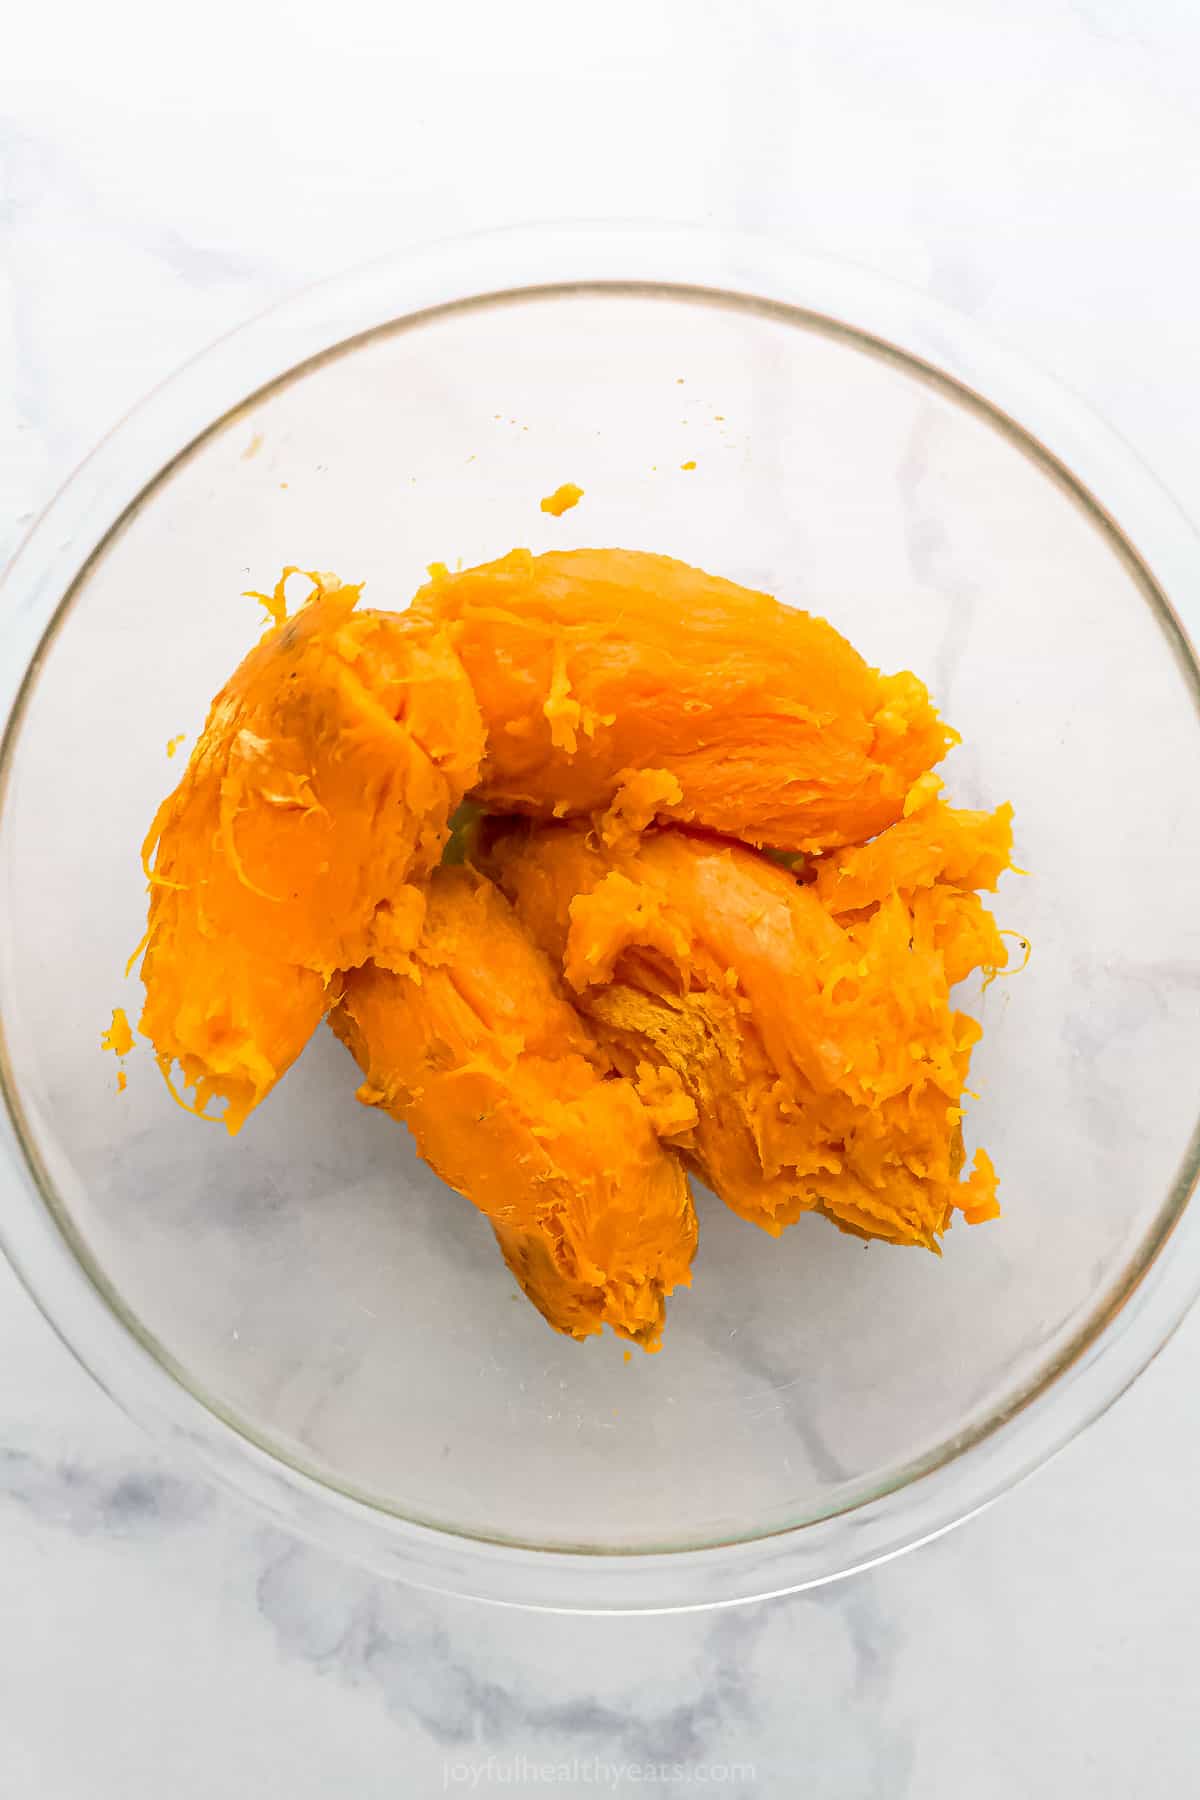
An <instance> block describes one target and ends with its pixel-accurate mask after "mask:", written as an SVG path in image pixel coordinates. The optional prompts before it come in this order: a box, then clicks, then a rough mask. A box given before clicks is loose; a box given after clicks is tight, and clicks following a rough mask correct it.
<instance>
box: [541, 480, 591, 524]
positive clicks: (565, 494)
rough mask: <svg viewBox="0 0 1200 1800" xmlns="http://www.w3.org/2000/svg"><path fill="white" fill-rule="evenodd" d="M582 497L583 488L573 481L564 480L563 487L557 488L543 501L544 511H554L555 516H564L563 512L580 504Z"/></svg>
mask: <svg viewBox="0 0 1200 1800" xmlns="http://www.w3.org/2000/svg"><path fill="white" fill-rule="evenodd" d="M582 499H583V489H582V488H581V487H576V485H575V483H574V482H573V481H564V482H563V484H562V486H561V487H559V488H555V490H554V492H553V493H552V494H547V495H546V497H545V499H544V500H543V501H542V511H543V512H544V513H553V514H554V517H555V518H556V519H558V518H561V517H562V515H563V513H565V512H569V511H570V510H571V508H572V507H573V506H578V505H579V502H580V501H581V500H582Z"/></svg>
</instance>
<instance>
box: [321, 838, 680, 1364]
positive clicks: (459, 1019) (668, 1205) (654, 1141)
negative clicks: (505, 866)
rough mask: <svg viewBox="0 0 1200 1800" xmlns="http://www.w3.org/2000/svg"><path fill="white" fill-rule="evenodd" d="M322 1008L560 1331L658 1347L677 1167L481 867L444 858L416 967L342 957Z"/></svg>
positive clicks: (378, 1098) (366, 1097) (676, 1247)
mask: <svg viewBox="0 0 1200 1800" xmlns="http://www.w3.org/2000/svg"><path fill="white" fill-rule="evenodd" d="M330 1023H331V1024H332V1025H333V1028H334V1030H335V1031H336V1032H337V1033H338V1035H339V1036H340V1037H341V1038H342V1039H343V1040H344V1042H345V1043H346V1044H347V1045H348V1047H349V1048H350V1050H351V1051H352V1052H353V1054H354V1056H355V1058H356V1060H357V1061H358V1064H359V1066H360V1068H361V1069H362V1071H363V1074H364V1077H365V1080H364V1083H363V1086H362V1087H361V1088H360V1089H359V1098H360V1099H361V1100H363V1101H365V1102H367V1103H368V1104H370V1105H375V1106H381V1107H383V1108H384V1109H385V1110H386V1111H388V1112H389V1113H391V1114H392V1116H393V1117H395V1118H397V1119H400V1120H402V1121H403V1122H404V1123H405V1124H406V1125H408V1127H409V1129H410V1130H411V1131H412V1134H413V1136H414V1138H415V1139H416V1143H417V1148H418V1150H419V1151H420V1153H421V1155H422V1156H423V1157H424V1158H425V1160H426V1162H428V1163H429V1164H430V1166H431V1167H432V1168H433V1169H435V1170H436V1171H437V1173H438V1174H439V1175H440V1176H441V1177H442V1178H443V1180H445V1181H447V1182H449V1184H450V1186H451V1187H454V1188H457V1189H458V1191H459V1192H460V1193H462V1194H465V1195H466V1196H467V1198H468V1199H469V1200H471V1201H472V1202H473V1203H474V1205H475V1206H477V1207H478V1208H479V1210H480V1211H481V1212H482V1213H484V1214H485V1215H486V1216H487V1218H488V1219H490V1221H491V1223H492V1225H493V1227H494V1229H495V1232H496V1236H497V1238H498V1240H499V1243H500V1247H501V1250H502V1251H503V1253H504V1257H505V1260H506V1261H507V1263H508V1265H509V1267H510V1268H511V1270H512V1271H513V1273H514V1275H515V1276H516V1278H517V1280H518V1282H519V1283H520V1285H521V1287H522V1288H523V1289H524V1291H525V1293H526V1294H527V1295H528V1296H529V1298H530V1299H531V1300H532V1301H533V1304H534V1305H535V1306H536V1307H537V1308H538V1310H539V1311H540V1312H541V1313H542V1315H543V1316H544V1317H545V1318H546V1319H547V1320H548V1321H549V1323H550V1324H551V1325H553V1326H554V1328H555V1330H556V1331H561V1332H565V1333H566V1334H567V1335H569V1336H571V1337H575V1338H583V1337H588V1336H590V1335H592V1334H593V1333H595V1332H598V1331H599V1330H600V1329H601V1326H602V1325H604V1324H608V1325H610V1326H611V1327H612V1329H613V1330H614V1331H615V1332H616V1333H617V1334H618V1335H619V1336H621V1337H624V1338H628V1339H630V1340H631V1341H633V1342H634V1343H637V1344H640V1345H641V1346H642V1347H643V1348H644V1349H647V1350H653V1349H656V1348H657V1347H658V1344H659V1341H660V1338H661V1334H662V1327H663V1318H664V1306H665V1301H666V1297H667V1295H668V1294H669V1293H670V1292H671V1290H672V1289H673V1288H676V1287H679V1286H685V1285H687V1284H688V1283H689V1282H690V1279H691V1275H690V1264H691V1260H692V1256H693V1253H694V1251H695V1247H696V1218H695V1213H694V1211H693V1208H692V1202H691V1195H690V1193H689V1191H688V1185H687V1177H686V1175H685V1173H684V1170H683V1168H682V1166H681V1164H680V1162H679V1160H678V1159H677V1158H676V1157H675V1156H674V1155H673V1154H672V1153H671V1152H670V1151H668V1150H665V1149H663V1147H662V1146H661V1144H660V1143H659V1141H658V1138H657V1136H656V1135H655V1129H654V1122H653V1117H652V1111H651V1110H648V1109H647V1108H646V1107H645V1106H643V1104H642V1101H641V1100H640V1099H639V1097H638V1094H637V1092H636V1090H635V1088H634V1086H633V1084H632V1083H631V1082H629V1081H626V1080H623V1079H621V1078H620V1077H619V1076H616V1075H614V1074H613V1073H611V1064H610V1062H609V1060H608V1057H607V1056H606V1054H605V1053H604V1052H603V1051H601V1050H600V1049H599V1047H598V1046H597V1044H596V1042H595V1039H594V1037H593V1035H592V1033H591V1032H590V1031H589V1030H588V1028H587V1026H586V1025H585V1023H584V1022H583V1020H582V1019H581V1018H580V1017H579V1016H578V1014H577V1013H576V1012H575V1010H574V1009H573V1008H572V1007H571V1006H570V1005H569V1004H568V1002H567V1001H566V999H565V998H564V996H563V994H562V991H561V988H560V985H559V982H558V979H557V977H556V975H555V974H554V972H553V971H552V969H551V966H550V963H549V961H548V959H547V958H546V957H545V956H544V955H543V953H542V952H541V951H540V950H539V949H538V948H537V947H536V945H535V944H534V943H533V941H532V939H531V938H530V937H529V934H528V933H527V932H526V931H525V929H524V928H523V927H522V926H521V925H520V924H519V922H518V921H517V919H516V916H515V915H514V913H513V911H512V908H511V907H510V906H509V904H508V902H507V901H506V900H505V899H504V898H503V896H502V895H501V894H500V893H499V892H498V890H497V889H496V888H495V887H494V886H493V885H492V884H491V883H490V882H489V881H486V880H485V879H484V878H483V877H482V876H481V875H479V874H477V873H476V871H475V870H474V869H472V868H470V867H469V866H460V867H443V868H441V869H438V870H437V871H436V872H435V873H434V875H433V877H432V880H431V882H430V885H429V892H428V905H427V911H426V918H425V925H424V929H423V932H422V935H421V937H420V940H419V942H418V943H417V945H416V946H415V948H414V951H413V957H412V963H411V965H410V967H409V969H408V970H407V971H406V972H403V973H391V972H389V971H388V970H385V969H381V968H379V967H377V966H376V965H375V964H373V963H367V964H366V965H364V966H363V967H362V968H359V969H356V970H354V971H352V972H351V973H349V974H347V975H346V976H345V977H344V979H343V984H342V994H341V1000H340V1002H339V1004H338V1006H337V1007H336V1009H335V1010H334V1012H333V1013H332V1014H331V1016H330Z"/></svg>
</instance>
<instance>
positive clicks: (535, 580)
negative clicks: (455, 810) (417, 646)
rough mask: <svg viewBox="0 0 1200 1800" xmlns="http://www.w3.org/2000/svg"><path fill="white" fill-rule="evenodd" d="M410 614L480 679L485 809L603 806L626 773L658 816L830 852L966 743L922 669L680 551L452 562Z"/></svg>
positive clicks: (861, 832)
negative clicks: (879, 664)
mask: <svg viewBox="0 0 1200 1800" xmlns="http://www.w3.org/2000/svg"><path fill="white" fill-rule="evenodd" d="M415 606H416V609H417V610H418V611H419V612H420V613H422V614H424V615H425V616H427V617H429V618H431V619H433V620H436V621H437V622H439V623H440V624H444V625H445V626H446V627H447V628H448V630H449V631H450V634H451V636H452V639H453V641H454V644H455V646H456V648H457V650H458V652H459V655H460V656H461V657H462V659H463V663H464V665H465V667H466V670H467V673H468V675H469V676H470V678H471V682H472V684H473V686H474V689H475V693H476V696H477V698H478V700H479V704H480V708H481V710H482V713H483V718H484V723H485V725H486V728H487V733H488V748H487V755H486V757H485V759H484V762H483V767H482V771H481V774H480V780H479V784H478V787H477V789H476V795H477V797H478V799H479V800H480V801H481V803H482V804H483V805H484V806H485V807H486V808H488V809H489V810H491V811H495V812H521V813H529V814H533V815H542V816H554V817H557V818H562V817H568V816H576V815H582V814H586V813H595V812H603V811H605V809H607V808H609V807H611V806H612V805H613V803H614V801H616V802H617V804H618V808H619V807H620V804H621V797H622V794H623V792H624V790H626V789H627V787H628V784H629V783H630V782H631V781H632V782H636V784H637V787H636V791H635V795H634V797H633V802H632V804H633V805H634V806H636V807H640V808H641V809H643V810H644V809H645V808H646V807H647V805H648V804H649V806H650V808H651V817H657V818H658V819H659V820H660V821H661V820H668V819H669V820H679V821H683V822H690V823H695V824H698V825H702V826H705V827H708V828H710V829H712V830H715V831H720V832H723V833H725V834H727V835H729V836H731V837H737V838H742V839H744V840H746V841H747V842H749V843H754V844H760V845H770V846H772V847H774V848H776V849H783V850H807V851H813V850H821V849H827V848H829V847H830V846H833V845H840V844H853V843H860V842H862V841H863V840H864V839H866V838H869V837H871V836H872V835H873V834H874V833H876V832H878V831H882V830H883V829H884V827H885V826H888V825H890V824H892V823H893V821H894V820H896V819H898V818H899V817H900V815H901V812H902V809H903V806H904V802H905V798H906V796H907V795H908V793H909V791H910V789H911V788H912V786H913V784H914V782H915V781H917V779H918V778H919V777H920V776H921V775H922V774H923V773H924V772H925V771H926V770H928V769H929V768H931V767H932V765H933V764H934V763H936V762H937V761H938V760H939V759H940V758H941V757H942V756H943V755H944V754H945V752H946V749H947V747H948V746H949V744H950V743H951V742H952V741H953V735H954V734H953V733H952V732H950V731H949V730H948V729H947V728H946V727H945V726H944V725H943V724H942V723H941V721H940V720H939V718H938V716H937V714H936V713H935V711H934V710H933V707H932V706H931V704H930V701H929V697H928V695H927V694H926V692H925V689H924V687H923V686H922V684H921V682H920V681H919V680H918V679H917V677H916V676H915V675H911V674H907V673H905V674H899V675H881V674H880V673H879V671H878V670H876V669H872V668H871V667H870V666H869V665H868V664H867V663H866V662H864V661H863V659H862V657H861V656H859V654H858V652H857V651H856V650H854V649H853V648H852V647H851V645H849V644H848V643H847V642H846V640H845V638H843V637H841V636H840V635H839V634H838V632H836V631H835V630H834V628H833V626H832V625H830V624H828V623H827V622H826V621H825V620H824V619H819V618H814V617H813V616H812V615H811V614H809V613H804V612H799V611H797V610H796V609H795V608H793V607H789V606H782V605H780V604H779V603H778V602H777V601H775V600H772V599H771V598H770V597H769V596H768V595H766V594H759V593H753V592H751V591H750V590H748V589H746V588H742V587H738V586H737V585H736V584H735V583H733V582H731V581H723V580H721V579H720V578H719V577H718V576H715V575H706V574H705V573H704V572H703V571H702V570H700V569H693V568H689V567H688V566H687V564H686V563H681V562H675V561H673V560H672V559H671V558H669V557H665V556H651V555H646V554H643V553H641V552H638V551H631V550H573V551H564V552H554V553H551V554H548V555H545V556H532V555H531V554H530V553H529V551H527V550H514V551H513V552H512V553H511V554H510V555H508V556H506V557H503V558H502V559H501V560H500V561H499V562H494V563H488V564H485V565H483V566H482V567H480V568H476V569H467V570H465V571H464V572H462V573H461V574H456V575H451V574H449V573H447V572H445V571H444V570H439V571H438V573H437V574H436V575H435V578H434V580H433V581H432V582H431V584H430V585H429V586H428V587H426V588H424V589H422V591H421V593H420V594H419V595H418V596H417V600H416V602H415ZM648 782H649V784H648Z"/></svg>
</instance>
